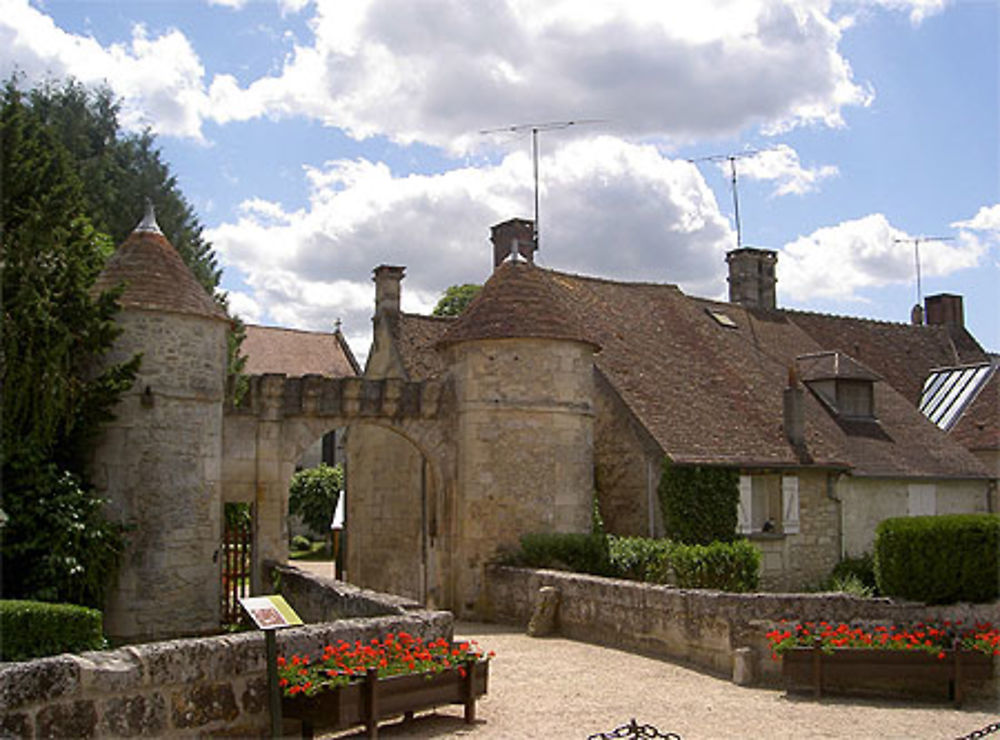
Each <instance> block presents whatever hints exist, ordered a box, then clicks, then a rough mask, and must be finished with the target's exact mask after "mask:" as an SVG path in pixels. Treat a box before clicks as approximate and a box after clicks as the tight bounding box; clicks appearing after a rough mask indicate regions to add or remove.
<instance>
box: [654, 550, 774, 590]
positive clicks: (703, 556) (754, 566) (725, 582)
mask: <svg viewBox="0 0 1000 740" xmlns="http://www.w3.org/2000/svg"><path fill="white" fill-rule="evenodd" d="M669 565H670V569H671V570H672V571H673V579H672V580H673V583H674V584H675V585H676V586H678V587H679V588H714V589H718V590H720V591H733V592H736V593H743V592H746V591H756V590H757V587H758V586H759V585H760V551H759V550H758V549H757V548H756V547H754V546H753V545H751V544H750V542H748V541H747V540H736V541H735V542H713V543H711V544H709V545H678V546H676V547H674V548H673V550H672V552H671V554H670V563H669Z"/></svg>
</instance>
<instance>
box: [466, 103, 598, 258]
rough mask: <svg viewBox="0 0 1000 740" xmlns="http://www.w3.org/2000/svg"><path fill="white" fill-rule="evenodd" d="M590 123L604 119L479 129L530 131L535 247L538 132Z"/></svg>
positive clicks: (536, 246)
mask: <svg viewBox="0 0 1000 740" xmlns="http://www.w3.org/2000/svg"><path fill="white" fill-rule="evenodd" d="M592 123H604V119H601V118H581V119H578V120H575V121H548V122H547V123H518V124H515V125H514V126H501V127H500V128H488V129H483V130H482V131H480V132H479V133H480V134H499V133H507V132H510V133H515V134H519V133H521V132H522V131H531V169H532V174H533V176H534V181H535V222H534V224H535V225H534V232H535V233H534V237H535V249H539V248H540V247H541V244H540V238H539V235H540V233H541V232H540V230H539V226H538V134H539V133H540V132H542V131H561V130H562V129H564V128H569V127H570V126H587V125H590V124H592Z"/></svg>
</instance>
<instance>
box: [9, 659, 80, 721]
mask: <svg viewBox="0 0 1000 740" xmlns="http://www.w3.org/2000/svg"><path fill="white" fill-rule="evenodd" d="M79 688H80V666H79V664H78V663H77V662H76V661H75V660H74V659H73V658H72V657H70V656H65V655H60V656H56V657H53V658H41V659H39V660H32V661H29V662H24V663H8V664H6V665H4V666H3V667H0V706H2V707H4V708H5V710H6V711H10V710H12V709H19V708H21V707H24V706H28V705H30V704H34V703H36V702H42V701H51V700H53V699H58V698H59V697H62V696H66V695H69V694H74V693H76V692H77V691H79Z"/></svg>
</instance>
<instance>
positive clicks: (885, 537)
mask: <svg viewBox="0 0 1000 740" xmlns="http://www.w3.org/2000/svg"><path fill="white" fill-rule="evenodd" d="M998 573H1000V515H997V514H947V515H942V516H919V517H897V518H893V519H886V520H885V521H883V522H881V523H880V524H879V525H878V528H877V529H876V530H875V580H876V583H877V584H878V589H879V591H880V592H881V593H882V594H884V595H885V596H894V597H897V598H902V599H909V600H912V601H921V602H924V603H927V604H952V603H955V602H959V601H971V602H978V603H982V602H988V601H992V600H993V599H996V598H997V597H998V596H1000V578H998V576H997V574H998Z"/></svg>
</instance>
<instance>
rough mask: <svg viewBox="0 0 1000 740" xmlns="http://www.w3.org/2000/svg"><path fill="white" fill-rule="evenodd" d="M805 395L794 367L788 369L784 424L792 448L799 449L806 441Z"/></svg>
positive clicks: (783, 414) (786, 436)
mask: <svg viewBox="0 0 1000 740" xmlns="http://www.w3.org/2000/svg"><path fill="white" fill-rule="evenodd" d="M804 404H805V393H804V392H803V390H802V385H801V384H800V383H799V378H798V373H797V372H796V371H795V368H794V367H790V368H788V387H787V388H785V394H784V408H783V413H782V423H783V425H784V427H785V438H786V439H787V440H788V443H789V444H791V445H792V447H795V448H799V447H801V446H802V445H804V444H805V441H806V416H805V406H804Z"/></svg>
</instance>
